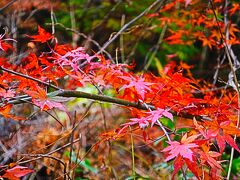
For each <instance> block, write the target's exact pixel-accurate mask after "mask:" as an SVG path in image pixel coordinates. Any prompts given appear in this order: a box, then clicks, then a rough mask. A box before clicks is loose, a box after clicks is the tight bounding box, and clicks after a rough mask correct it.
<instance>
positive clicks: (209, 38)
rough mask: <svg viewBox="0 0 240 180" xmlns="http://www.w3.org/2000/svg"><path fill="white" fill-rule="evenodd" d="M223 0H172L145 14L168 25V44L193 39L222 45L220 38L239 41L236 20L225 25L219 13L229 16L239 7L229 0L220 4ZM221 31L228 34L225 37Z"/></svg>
mask: <svg viewBox="0 0 240 180" xmlns="http://www.w3.org/2000/svg"><path fill="white" fill-rule="evenodd" d="M223 4H224V3H223V2H222V1H219V0H212V1H209V2H208V1H206V2H202V1H201V0H194V1H189V0H176V1H172V2H170V3H167V4H166V5H165V6H164V7H163V8H161V10H160V11H159V12H158V13H154V14H149V17H151V18H155V17H158V19H159V22H160V26H161V27H163V26H165V25H166V24H167V25H168V33H167V37H166V38H165V42H166V43H168V44H171V45H174V44H178V45H192V44H193V43H195V42H196V41H200V42H202V45H203V46H208V47H209V48H211V49H212V48H222V47H223V44H222V41H225V43H226V44H229V45H234V44H235V45H236V44H239V43H240V41H239V38H238V36H237V33H239V29H238V28H237V24H233V23H232V22H230V21H229V22H228V26H227V27H225V23H226V22H224V21H223V20H221V19H223V16H226V15H223V13H226V14H228V15H229V17H228V18H229V19H230V20H231V19H232V18H233V17H234V14H236V13H238V12H239V10H240V6H239V3H236V2H232V3H231V4H229V7H227V8H226V7H225V6H223ZM225 31H228V33H229V37H227V38H226V34H225Z"/></svg>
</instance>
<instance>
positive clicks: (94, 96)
mask: <svg viewBox="0 0 240 180" xmlns="http://www.w3.org/2000/svg"><path fill="white" fill-rule="evenodd" d="M47 95H48V97H57V96H60V97H76V98H86V99H91V100H96V101H100V102H107V103H113V104H117V105H121V106H125V107H134V108H137V109H141V110H149V109H151V110H155V109H156V107H155V106H153V105H147V106H146V105H145V104H142V103H140V102H138V103H136V102H131V101H127V100H123V99H119V98H115V97H110V96H106V95H98V94H91V93H87V92H83V91H73V90H58V91H54V92H51V93H48V94H47ZM31 99H32V98H31V97H29V96H26V95H23V96H19V97H15V98H14V99H12V100H9V101H8V102H7V103H8V104H21V103H25V102H27V101H30V100H31ZM2 105H3V104H0V106H2ZM171 113H172V114H173V115H175V116H182V117H184V118H191V119H192V118H193V117H195V118H196V119H197V120H202V119H206V120H209V118H208V117H205V116H198V117H196V116H193V115H191V114H186V113H180V114H177V113H176V112H174V111H171Z"/></svg>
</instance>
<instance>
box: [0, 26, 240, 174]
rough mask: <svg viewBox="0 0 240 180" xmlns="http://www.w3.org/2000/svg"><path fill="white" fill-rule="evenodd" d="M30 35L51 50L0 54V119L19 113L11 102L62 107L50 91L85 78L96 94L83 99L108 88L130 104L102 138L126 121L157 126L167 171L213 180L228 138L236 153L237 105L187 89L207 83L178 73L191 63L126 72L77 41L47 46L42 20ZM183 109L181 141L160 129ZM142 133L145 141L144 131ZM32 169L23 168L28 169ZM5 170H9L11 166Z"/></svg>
mask: <svg viewBox="0 0 240 180" xmlns="http://www.w3.org/2000/svg"><path fill="white" fill-rule="evenodd" d="M1 37H2V38H3V36H1ZM29 37H30V38H31V39H32V41H33V42H35V43H41V44H46V46H47V47H48V48H49V49H50V50H49V51H48V52H43V53H41V54H40V55H37V54H35V53H29V54H28V55H27V56H26V57H24V58H22V59H21V62H20V64H18V65H17V66H16V65H14V64H11V63H10V62H9V60H8V59H7V58H5V57H3V58H2V59H0V60H1V62H0V65H1V70H2V72H1V76H0V92H1V93H0V98H1V107H0V114H1V115H2V116H4V117H5V118H11V119H16V120H21V119H24V118H20V117H16V116H14V115H13V114H12V113H11V110H12V107H13V104H14V103H16V102H17V103H21V102H30V103H32V104H33V105H34V106H37V107H39V108H40V110H41V111H48V110H51V109H53V108H57V109H59V110H62V111H67V110H66V108H65V105H64V104H63V103H60V102H56V101H55V100H54V99H53V98H51V97H53V96H54V95H64V93H65V92H66V90H69V89H70V90H72V91H70V93H71V92H75V91H76V89H77V88H78V87H82V86H85V85H87V84H91V85H93V86H94V87H96V88H97V90H99V93H100V95H102V96H94V97H93V96H89V98H92V99H94V98H96V97H98V99H97V100H101V97H104V98H105V97H106V96H104V95H103V94H101V93H102V90H103V89H112V90H113V91H114V96H115V97H116V101H115V102H119V103H120V102H121V103H122V102H129V105H127V103H125V104H126V105H125V107H126V109H127V110H128V111H129V112H130V113H131V115H132V117H131V118H129V122H126V123H124V124H122V126H121V128H120V130H118V131H114V132H112V133H105V134H104V139H105V140H111V139H116V138H120V137H123V136H124V135H127V133H128V132H129V131H128V130H127V127H129V126H132V127H134V128H135V129H141V130H142V131H143V132H144V133H146V132H145V130H146V129H150V128H152V127H153V126H157V127H158V126H159V127H160V129H161V130H159V131H163V132H164V133H165V135H166V137H168V141H167V143H168V144H169V146H168V147H166V148H165V149H163V150H162V152H165V153H166V155H167V157H166V161H170V160H173V161H174V162H173V166H174V171H173V176H174V175H175V174H176V173H177V172H178V171H179V170H180V169H181V168H182V167H183V166H184V164H186V165H187V167H188V168H189V170H190V171H191V172H192V173H193V174H194V175H195V176H196V177H198V178H199V179H200V178H201V177H209V178H212V179H218V178H220V177H221V170H222V168H221V164H220V163H221V161H220V158H221V157H220V156H221V154H222V153H223V151H224V149H225V146H226V143H227V144H229V145H230V146H231V147H233V148H234V149H236V150H237V151H239V152H240V150H239V147H238V146H237V144H236V143H235V141H234V140H233V136H234V135H237V136H240V130H239V129H238V128H236V122H237V110H238V108H239V107H238V105H237V100H236V97H233V96H232V95H233V93H232V92H231V91H229V93H228V94H225V96H224V97H223V98H222V101H221V103H220V104H219V101H218V100H217V99H218V96H217V95H216V94H214V93H212V92H209V91H206V93H201V96H196V95H195V94H194V93H193V92H202V90H204V89H205V87H204V86H203V85H202V84H201V83H199V81H197V80H195V79H194V78H192V77H191V76H184V73H183V72H185V71H189V69H190V67H189V66H187V65H185V64H184V63H181V64H180V65H179V66H177V65H176V63H174V62H171V63H169V65H168V66H166V67H165V69H164V71H163V72H162V74H161V75H160V76H156V75H154V74H152V73H141V74H134V73H133V72H132V71H131V69H132V68H133V66H132V65H127V64H120V63H119V64H114V63H112V62H111V60H107V59H105V58H104V57H103V56H102V55H99V54H93V55H89V54H87V53H86V52H85V49H84V48H82V47H78V48H76V49H73V48H71V47H70V46H68V45H59V44H57V43H55V44H51V43H52V42H50V41H51V40H53V35H51V34H50V33H48V32H46V31H45V30H44V29H43V28H41V27H40V26H39V27H38V34H37V35H33V36H29ZM1 44H2V46H1V47H2V48H1V50H4V51H6V50H7V49H8V48H7V47H11V45H7V44H5V41H4V39H2V43H1ZM6 48H7V49H6ZM11 48H12V47H11ZM11 48H10V49H11ZM62 81H64V83H61V82H62ZM68 92H69V91H68ZM65 95H66V94H65ZM66 96H69V95H66ZM110 99H111V98H110ZM229 99H231V101H229ZM108 100H109V99H108ZM105 101H107V100H105ZM109 102H112V99H111V101H110V100H109ZM229 102H230V103H229ZM121 103H120V105H121ZM131 103H132V104H135V107H134V106H133V105H131ZM138 105H139V106H138ZM137 107H139V108H137ZM184 115H188V116H191V118H192V119H193V121H192V127H191V130H190V131H189V132H188V133H186V134H184V135H183V136H182V138H181V140H180V142H179V141H176V140H172V139H173V138H174V132H173V133H172V134H171V133H170V132H169V131H166V130H165V128H164V127H163V125H162V120H163V119H164V118H165V119H166V118H167V119H169V120H170V121H171V122H173V123H174V122H176V121H178V118H177V117H178V116H179V117H181V116H184ZM174 116H175V117H176V118H174ZM194 116H195V117H198V119H199V121H196V120H195V119H194ZM175 130H177V127H176V129H175ZM144 139H145V140H146V141H147V140H148V139H147V138H146V136H145V138H144ZM102 142H103V141H102ZM214 142H217V148H216V147H214ZM16 168H19V167H18V166H17V167H16ZM30 172H31V171H30V170H26V173H30ZM6 173H8V175H9V173H11V171H10V170H8V171H7V172H6ZM5 176H7V175H6V174H5ZM3 177H4V176H3ZM17 177H20V175H19V176H17Z"/></svg>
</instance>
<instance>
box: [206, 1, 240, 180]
mask: <svg viewBox="0 0 240 180" xmlns="http://www.w3.org/2000/svg"><path fill="white" fill-rule="evenodd" d="M210 4H211V6H212V11H213V14H214V17H215V19H216V22H217V25H218V30H219V33H220V36H221V39H222V40H223V45H224V47H225V51H226V55H227V59H228V62H229V66H230V68H231V72H232V74H233V82H234V84H235V87H236V88H235V90H236V92H237V96H238V107H239V106H240V89H239V86H238V80H237V76H236V73H235V69H234V68H235V67H234V65H235V64H236V62H234V58H232V56H231V53H230V50H229V46H228V44H227V42H226V39H225V38H224V36H223V34H222V32H221V29H220V25H219V22H218V19H217V15H216V12H215V6H214V3H213V1H212V0H210ZM227 5H228V1H227V0H226V2H225V6H227ZM225 9H227V7H225ZM224 15H225V20H226V16H227V14H226V12H225V14H224ZM226 30H227V29H226ZM227 37H228V34H227ZM232 60H233V62H232ZM233 63H235V64H234V65H233ZM239 124H240V111H239V110H238V120H237V125H236V128H238V127H239ZM235 141H236V135H234V142H235ZM233 156H234V148H233V147H232V149H231V155H230V160H229V168H228V174H227V179H230V176H231V169H232V163H233Z"/></svg>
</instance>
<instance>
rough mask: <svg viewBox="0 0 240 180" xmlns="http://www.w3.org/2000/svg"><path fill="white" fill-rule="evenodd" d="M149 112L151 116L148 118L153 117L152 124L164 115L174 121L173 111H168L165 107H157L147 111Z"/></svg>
mask: <svg viewBox="0 0 240 180" xmlns="http://www.w3.org/2000/svg"><path fill="white" fill-rule="evenodd" d="M147 114H151V115H150V116H148V118H149V119H151V122H152V124H151V126H153V125H154V124H155V123H156V121H157V120H158V119H159V118H161V117H162V116H165V117H167V118H169V119H171V121H173V115H172V113H170V112H168V110H165V109H161V108H157V110H153V111H150V112H147Z"/></svg>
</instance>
